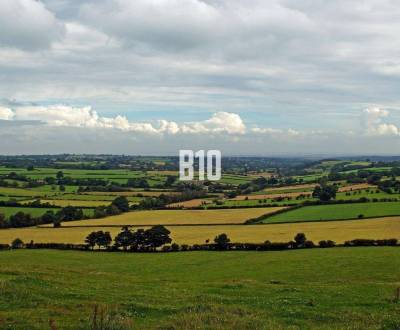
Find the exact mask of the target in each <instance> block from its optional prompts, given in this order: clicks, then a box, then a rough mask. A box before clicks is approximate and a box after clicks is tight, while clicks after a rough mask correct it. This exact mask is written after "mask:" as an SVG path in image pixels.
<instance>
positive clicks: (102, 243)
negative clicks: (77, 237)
mask: <svg viewBox="0 0 400 330" xmlns="http://www.w3.org/2000/svg"><path fill="white" fill-rule="evenodd" d="M111 242H112V238H111V235H110V233H109V232H108V231H106V232H103V231H102V230H100V231H98V232H97V238H96V244H97V246H98V247H99V249H100V248H101V247H104V248H108V247H109V246H110V244H111Z"/></svg>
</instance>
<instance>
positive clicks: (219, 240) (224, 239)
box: [214, 233, 231, 250]
mask: <svg viewBox="0 0 400 330" xmlns="http://www.w3.org/2000/svg"><path fill="white" fill-rule="evenodd" d="M230 241H231V240H230V239H229V238H228V235H226V234H225V233H224V234H220V235H218V236H217V237H215V238H214V243H215V245H216V248H217V249H218V250H227V249H228V247H229V243H230Z"/></svg>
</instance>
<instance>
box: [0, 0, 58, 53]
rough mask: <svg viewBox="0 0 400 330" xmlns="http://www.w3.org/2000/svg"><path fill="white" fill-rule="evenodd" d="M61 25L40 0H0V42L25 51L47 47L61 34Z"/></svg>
mask: <svg viewBox="0 0 400 330" xmlns="http://www.w3.org/2000/svg"><path fill="white" fill-rule="evenodd" d="M63 32H64V25H63V23H61V22H59V21H58V20H57V19H56V17H55V15H54V14H53V13H52V12H50V11H49V10H48V9H47V8H46V7H45V6H44V4H43V3H42V2H41V1H36V0H2V1H0V45H2V46H7V47H16V48H22V49H26V50H30V49H41V48H47V47H49V46H50V45H51V44H52V43H53V42H54V41H56V40H60V39H61V38H62V36H63Z"/></svg>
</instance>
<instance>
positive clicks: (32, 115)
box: [0, 105, 246, 135]
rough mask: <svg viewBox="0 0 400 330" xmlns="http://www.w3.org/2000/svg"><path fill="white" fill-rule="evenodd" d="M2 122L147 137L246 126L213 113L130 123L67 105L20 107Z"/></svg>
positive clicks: (235, 130) (5, 113)
mask: <svg viewBox="0 0 400 330" xmlns="http://www.w3.org/2000/svg"><path fill="white" fill-rule="evenodd" d="M0 118H4V119H7V120H10V119H14V120H16V121H41V122H44V123H46V124H47V125H49V126H62V127H82V128H106V129H107V128H109V129H117V130H121V131H130V132H139V133H147V134H164V133H166V134H178V133H184V134H203V133H227V134H232V135H234V134H239V135H240V134H244V133H245V132H246V126H245V124H244V123H243V121H242V119H241V118H240V116H239V115H238V114H235V113H229V112H217V113H214V114H213V115H212V116H211V118H209V119H207V120H204V121H199V122H187V123H183V124H180V125H179V124H178V123H176V122H173V121H167V120H159V121H158V122H157V124H154V123H140V122H132V121H129V120H128V119H127V118H126V117H125V116H121V115H117V116H115V117H103V116H99V114H98V113H97V111H95V110H93V109H92V108H91V107H90V106H86V107H71V106H67V105H51V106H20V107H16V108H15V109H14V111H13V110H11V109H9V108H0Z"/></svg>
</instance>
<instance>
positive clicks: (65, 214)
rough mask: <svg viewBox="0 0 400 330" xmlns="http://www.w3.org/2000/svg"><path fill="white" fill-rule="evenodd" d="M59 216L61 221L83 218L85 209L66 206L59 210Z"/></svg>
mask: <svg viewBox="0 0 400 330" xmlns="http://www.w3.org/2000/svg"><path fill="white" fill-rule="evenodd" d="M57 217H58V218H59V219H60V220H61V221H71V220H81V219H83V211H82V209H78V208H76V207H74V206H66V207H63V208H62V209H61V210H60V211H59V212H57Z"/></svg>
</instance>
